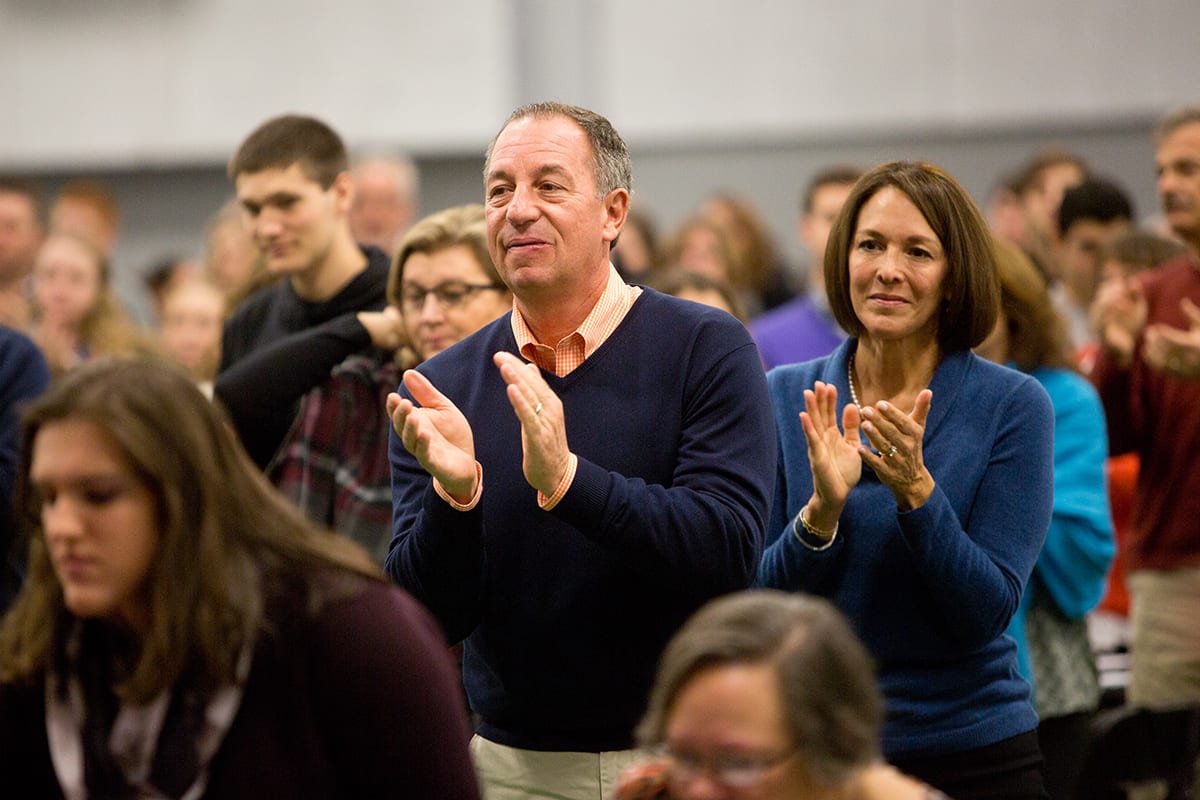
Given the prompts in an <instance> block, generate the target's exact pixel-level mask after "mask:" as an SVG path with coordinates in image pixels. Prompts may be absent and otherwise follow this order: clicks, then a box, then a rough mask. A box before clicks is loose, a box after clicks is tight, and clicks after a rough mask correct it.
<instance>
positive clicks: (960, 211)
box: [825, 161, 1000, 353]
mask: <svg viewBox="0 0 1200 800" xmlns="http://www.w3.org/2000/svg"><path fill="white" fill-rule="evenodd" d="M887 186H893V187H895V188H896V189H898V190H900V191H901V192H903V193H904V194H905V196H906V197H908V199H909V200H911V201H912V202H913V205H915V206H916V207H917V209H918V210H919V211H920V212H921V214H922V215H923V216H924V217H925V221H926V222H928V223H929V227H930V228H932V229H933V232H934V233H935V234H937V237H938V240H939V241H940V242H941V244H942V250H943V251H944V252H945V254H946V278H945V283H944V290H945V293H946V296H947V297H946V299H945V300H944V301H942V308H941V312H940V313H939V314H938V319H937V340H938V344H939V345H940V346H941V348H942V352H943V353H950V352H954V351H956V350H965V349H968V348H971V347H974V346H975V345H977V344H979V343H980V342H982V341H983V340H984V339H985V338H987V335H988V334H989V333H991V330H992V326H994V325H995V324H996V309H997V307H998V304H999V302H1000V289H999V285H998V282H997V279H996V264H995V255H994V253H993V251H992V237H991V234H990V233H989V232H988V228H987V224H986V223H985V222H984V220H983V215H981V214H980V213H979V208H978V207H977V206H976V205H975V202H974V201H973V200H972V199H971V197H970V195H968V194H967V192H966V190H965V189H963V188H962V186H960V185H959V183H958V181H956V180H954V178H952V177H951V176H950V175H949V174H948V173H947V172H945V171H944V170H942V169H940V168H939V167H935V166H934V165H932V164H925V163H921V162H915V161H892V162H890V163H887V164H881V165H880V166H878V167H875V168H874V169H873V170H871V171H870V172H868V173H866V174H865V175H863V176H862V177H861V178H859V180H858V183H856V184H854V188H853V189H852V190H851V192H850V196H849V197H848V198H846V203H845V205H843V206H842V211H841V213H840V214H838V217H837V220H836V221H835V222H834V223H833V229H832V230H831V231H830V233H829V244H828V246H827V247H826V248H825V291H826V292H827V293H828V294H829V307H830V309H831V310H832V311H833V316H834V318H835V319H837V321H838V324H839V325H841V326H842V328H843V329H844V330H845V331H846V332H847V333H848V334H850V335H851V336H854V337H859V338H861V337H862V335H863V334H864V333H865V330H864V329H863V324H862V321H861V320H859V318H858V315H857V314H855V313H854V306H853V304H852V303H851V301H850V268H849V264H850V250H851V248H852V247H853V246H854V236H855V234H856V233H857V228H858V215H859V212H860V211H861V210H862V207H863V206H864V205H865V204H866V202H867V201H868V200H870V199H871V198H872V197H873V196H874V195H875V193H876V192H878V191H880V190H881V189H883V188H885V187H887Z"/></svg>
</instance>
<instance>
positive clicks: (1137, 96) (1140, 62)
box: [0, 0, 1200, 304]
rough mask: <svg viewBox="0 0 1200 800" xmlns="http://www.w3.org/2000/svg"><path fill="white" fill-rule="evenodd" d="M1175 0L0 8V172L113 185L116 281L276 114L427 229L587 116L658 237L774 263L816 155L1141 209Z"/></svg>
mask: <svg viewBox="0 0 1200 800" xmlns="http://www.w3.org/2000/svg"><path fill="white" fill-rule="evenodd" d="M1197 31H1200V3H1197V2H1194V0H1161V1H1157V2H1156V1H1155V0H1148V2H1145V3H1139V4H1130V3H1126V2H1123V0H1095V2H1093V3H1090V4H1087V5H1086V6H1085V7H1081V6H1079V5H1078V4H1076V3H1068V2H1053V0H1004V1H1003V2H1000V1H999V0H995V1H992V0H959V1H957V2H956V0H907V2H904V3H892V2H886V0H839V1H838V2H815V1H814V0H792V2H788V3H780V2H776V1H775V0H741V1H740V2H737V3H730V2H728V0H440V2H438V3H424V2H416V0H386V1H385V0H342V1H341V2H339V3H328V2H323V1H322V0H101V1H99V2H90V3H79V2H76V0H0V107H2V108H4V109H5V114H4V127H3V132H0V171H7V172H18V173H22V174H27V175H32V176H34V177H37V178H39V179H41V180H42V181H43V182H44V184H45V186H46V187H47V189H48V190H51V191H52V190H53V188H54V187H56V186H57V185H59V184H60V183H61V182H62V181H64V180H66V179H67V178H70V177H74V176H77V175H87V176H92V177H100V178H102V179H104V180H107V181H109V182H111V184H112V185H113V186H114V188H115V189H116V191H117V192H118V194H119V197H120V200H121V202H122V205H123V207H124V211H125V226H124V233H123V237H122V241H121V244H120V247H119V250H118V257H117V266H118V286H119V288H120V289H121V291H122V294H123V295H124V296H126V297H127V298H128V299H130V300H134V301H136V302H138V303H139V304H140V302H141V297H140V292H139V288H138V285H137V283H138V280H137V272H138V271H140V270H142V269H143V268H144V267H145V266H146V265H147V264H148V263H149V261H150V260H151V259H152V258H154V257H156V256H158V255H160V254H163V253H166V252H182V253H185V254H186V253H198V252H199V248H200V238H201V233H202V230H203V225H204V222H205V220H206V219H207V217H208V216H209V215H210V214H211V213H212V212H213V211H214V210H215V209H216V208H217V207H218V206H219V205H220V203H221V202H222V200H223V199H224V198H225V197H226V195H227V193H228V191H229V187H228V185H227V182H226V181H225V179H224V177H223V175H222V163H223V161H224V160H225V159H226V158H227V157H228V154H229V153H230V152H231V151H232V149H233V148H234V147H235V146H236V145H237V142H238V141H240V139H241V138H242V137H243V136H244V135H245V133H246V132H248V131H249V130H250V129H251V128H252V127H254V125H256V124H257V123H258V122H260V121H261V120H262V119H265V118H266V117H268V116H270V115H273V114H276V113H280V112H283V111H292V110H298V111H304V112H307V113H314V114H317V115H320V116H323V117H325V118H326V119H328V120H329V121H330V122H331V123H332V124H333V125H334V126H335V127H337V128H338V129H339V130H340V131H341V132H342V133H343V135H344V136H345V138H346V139H347V141H348V142H349V143H350V144H351V145H352V146H354V147H368V146H371V147H377V146H399V147H402V148H404V149H407V150H408V151H410V152H411V153H413V154H414V155H415V156H416V157H417V159H418V162H419V164H420V165H421V168H422V173H423V191H422V195H423V197H422V203H423V207H424V209H425V210H427V211H431V210H435V209H437V208H441V207H444V206H446V205H449V204H453V203H460V202H466V201H474V200H478V199H479V196H480V180H479V168H480V163H481V158H480V157H481V154H482V151H483V148H484V146H485V144H486V142H487V140H488V138H489V137H490V136H491V134H492V133H493V132H494V131H495V129H496V128H497V127H498V125H499V123H500V122H501V121H502V119H503V118H504V116H506V114H507V113H508V111H509V110H510V109H511V108H512V107H513V106H514V105H516V104H518V103H520V102H525V101H527V100H531V99H538V98H544V97H554V98H557V99H563V100H567V101H570V102H578V103H581V104H584V105H589V106H591V107H594V108H597V109H598V110H600V111H602V112H603V113H605V114H606V115H607V116H609V118H610V119H612V120H613V122H614V124H615V125H616V126H617V128H618V129H619V130H620V131H622V133H623V134H624V135H625V136H626V138H627V140H628V141H629V143H630V146H631V148H632V150H633V153H634V171H635V183H636V186H635V191H636V193H635V202H638V203H639V204H641V205H643V206H644V207H646V208H648V209H650V210H651V211H652V212H653V213H654V214H655V216H657V217H658V219H659V222H660V224H661V225H662V226H664V227H669V226H670V225H672V224H673V223H675V222H677V221H678V220H679V219H681V218H682V217H683V216H684V215H685V214H687V213H688V212H689V211H690V210H692V209H693V208H694V207H695V206H696V205H697V204H698V203H699V201H700V200H701V199H702V197H703V195H705V194H706V193H708V192H709V191H712V190H714V189H717V188H725V189H729V190H732V191H734V192H737V193H739V194H742V195H744V196H746V197H747V198H748V199H750V200H752V201H754V202H755V203H757V204H758V205H759V206H760V208H761V209H762V210H763V212H764V214H765V215H766V216H767V218H768V220H769V221H770V223H771V225H772V227H773V228H774V229H775V230H776V232H777V235H778V237H779V239H780V244H781V246H783V247H784V249H785V252H787V253H788V254H789V255H790V257H791V258H792V259H797V258H799V253H798V252H797V250H796V245H795V243H794V241H793V236H792V229H793V220H794V217H795V213H796V204H797V199H796V195H797V193H798V190H799V187H800V186H801V185H802V184H803V182H804V181H805V180H806V179H807V178H808V176H809V175H810V174H811V173H812V172H813V171H814V170H815V169H816V168H818V167H819V166H821V165H823V164H826V163H829V162H831V161H853V162H857V163H860V164H863V165H870V164H873V163H876V162H878V161H881V160H884V159H888V158H896V157H904V158H926V159H929V160H932V161H935V162H937V163H940V164H941V165H943V166H945V167H946V168H948V169H949V170H950V171H951V172H953V173H954V174H956V175H957V176H958V177H959V178H960V179H961V180H962V181H963V182H964V184H965V185H966V186H967V188H968V189H970V190H971V191H972V192H973V193H974V194H975V195H976V197H977V198H978V199H980V200H982V199H983V197H984V195H985V193H986V192H987V190H988V189H989V188H990V186H991V185H992V183H993V182H994V180H995V179H996V177H997V176H998V175H999V174H1001V173H1003V172H1006V171H1008V170H1010V169H1011V168H1013V167H1014V166H1016V165H1017V164H1018V163H1020V162H1021V161H1022V160H1023V159H1025V158H1027V157H1028V156H1029V155H1030V154H1031V153H1032V152H1033V151H1034V150H1035V149H1037V148H1038V147H1040V146H1042V145H1044V144H1047V143H1055V144H1059V145H1063V146H1066V147H1070V148H1073V149H1075V150H1078V151H1079V152H1080V153H1082V154H1083V155H1084V156H1085V157H1087V158H1088V159H1089V160H1090V161H1091V162H1092V163H1093V164H1094V165H1095V166H1096V167H1097V169H1098V170H1100V171H1102V172H1105V173H1108V174H1110V175H1111V176H1113V177H1115V178H1116V179H1118V180H1119V181H1121V182H1123V183H1124V184H1125V185H1126V186H1127V187H1129V188H1130V189H1131V191H1132V192H1133V194H1134V195H1135V198H1136V199H1137V201H1138V207H1139V209H1140V210H1141V211H1142V212H1143V214H1149V213H1150V212H1152V211H1153V210H1154V209H1153V203H1154V198H1153V165H1152V156H1153V148H1152V141H1151V136H1150V131H1151V127H1152V123H1153V121H1154V119H1155V118H1156V117H1158V116H1159V115H1160V114H1162V113H1163V112H1164V111H1166V110H1168V109H1169V108H1172V107H1174V106H1177V105H1181V104H1184V103H1191V102H1197V101H1200V91H1198V90H1197V89H1196V88H1195V84H1194V81H1195V76H1196V75H1200V48H1197V47H1195V45H1194V42H1195V37H1196V34H1197Z"/></svg>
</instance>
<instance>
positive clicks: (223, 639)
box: [0, 359, 382, 703]
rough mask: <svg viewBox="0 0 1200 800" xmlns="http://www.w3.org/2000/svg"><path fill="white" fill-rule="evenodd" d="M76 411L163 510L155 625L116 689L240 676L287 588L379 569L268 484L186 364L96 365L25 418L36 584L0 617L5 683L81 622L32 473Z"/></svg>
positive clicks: (22, 489)
mask: <svg viewBox="0 0 1200 800" xmlns="http://www.w3.org/2000/svg"><path fill="white" fill-rule="evenodd" d="M67 420H85V421H88V422H91V423H93V424H95V425H96V426H97V427H99V428H100V429H101V430H103V431H104V433H105V434H106V435H107V436H109V437H110V438H111V439H112V441H113V443H114V444H115V445H116V446H117V448H118V449H119V450H120V452H121V454H122V456H123V457H124V458H125V460H126V461H127V463H128V465H129V467H130V469H131V470H132V472H133V474H134V475H135V476H137V478H138V479H139V480H141V481H142V482H143V484H144V485H145V486H146V487H147V488H148V489H149V491H150V493H151V494H152V495H153V497H154V499H155V504H156V507H157V509H156V510H157V517H158V525H159V533H160V536H161V540H160V542H159V547H158V554H157V556H156V561H155V564H154V566H153V568H152V570H151V573H150V575H149V578H148V583H149V587H148V596H149V599H148V603H149V606H150V627H149V629H148V631H147V632H146V634H145V638H144V639H143V641H142V642H141V643H140V644H141V648H140V652H138V653H137V654H136V655H135V657H134V663H133V664H132V667H131V670H130V673H129V676H128V679H127V680H126V681H124V682H123V683H122V684H121V685H120V686H118V687H116V689H117V691H118V693H119V694H120V695H121V696H122V697H124V698H126V699H128V700H130V701H132V702H142V703H144V702H147V701H148V700H150V699H151V698H153V697H154V696H155V695H157V694H158V693H159V692H161V691H163V690H164V689H166V688H167V687H170V686H172V685H174V684H175V683H176V682H177V681H178V680H179V679H180V678H181V677H183V676H184V675H185V674H186V675H187V676H188V678H189V680H191V681H194V682H195V684H196V685H197V686H198V687H199V688H200V689H202V690H204V689H212V688H213V687H215V686H220V685H222V684H227V683H231V682H233V680H234V679H235V673H236V667H237V662H238V658H239V656H240V654H241V652H242V650H243V648H245V647H246V646H247V645H249V644H250V643H252V642H253V641H254V640H255V638H257V636H258V635H259V634H260V633H261V632H264V631H270V630H271V629H272V626H271V622H270V620H269V619H268V613H267V609H268V607H269V605H270V600H271V599H272V598H273V597H275V596H277V595H280V594H281V593H282V592H284V591H285V587H287V590H288V591H294V590H295V589H296V588H297V587H302V586H307V587H310V588H315V589H318V591H310V592H309V594H308V603H309V605H310V607H316V606H319V604H320V603H321V602H322V600H323V599H324V598H325V597H331V596H338V595H340V594H342V593H344V592H345V591H346V590H347V589H349V587H352V586H356V585H359V580H360V578H359V577H358V576H369V577H380V575H379V572H378V570H377V568H375V567H374V566H373V565H372V563H371V561H370V559H369V558H368V556H367V554H366V553H365V552H364V551H363V550H362V549H361V548H359V547H358V546H357V545H355V544H354V543H352V542H351V541H350V540H348V539H345V538H343V537H340V536H337V535H336V534H334V533H332V532H331V531H326V530H322V529H320V528H317V527H315V526H314V525H313V524H312V523H310V522H308V520H307V519H305V518H304V517H303V516H302V515H301V514H300V512H299V511H297V510H296V509H294V508H293V507H292V506H291V505H290V504H289V503H288V502H287V501H286V500H284V499H283V497H282V496H281V495H279V494H278V493H277V492H276V491H275V490H274V489H273V488H272V487H271V485H270V484H269V483H267V481H266V479H265V478H264V477H263V475H262V473H261V472H259V471H258V470H257V469H256V468H255V467H254V465H253V463H252V462H251V461H250V459H249V457H248V456H247V455H246V453H245V451H244V450H243V449H242V447H241V445H240V444H239V443H238V442H237V441H236V440H235V438H234V436H233V434H232V433H231V431H230V428H229V427H228V425H227V424H226V423H225V421H224V420H223V419H222V418H221V416H220V415H219V414H218V412H217V411H216V409H215V408H214V407H213V405H212V404H211V403H209V401H208V400H206V399H205V397H204V395H202V394H201V393H200V391H199V389H197V388H196V386H195V385H194V384H193V383H192V380H191V378H189V377H188V375H187V374H186V373H184V372H183V371H182V369H181V368H178V367H176V366H174V365H169V364H167V363H166V362H165V361H158V360H149V359H143V360H98V361H95V362H91V363H89V364H86V365H84V366H82V367H79V368H77V369H75V370H73V371H71V372H70V373H68V374H67V375H65V376H64V377H63V378H61V379H60V380H59V381H58V382H56V383H55V384H54V385H53V386H51V388H50V389H49V391H47V392H46V394H45V395H43V396H42V397H41V398H40V399H39V400H37V401H36V402H34V404H33V405H32V406H31V407H30V408H29V410H28V412H27V413H26V415H25V419H24V425H23V428H22V434H21V465H20V470H19V473H18V476H17V496H16V500H17V504H16V508H17V509H18V511H19V512H20V513H21V514H22V515H23V517H24V518H25V521H26V522H27V523H28V525H29V528H30V530H31V531H32V532H33V536H32V540H31V541H30V554H29V570H28V574H27V577H26V581H25V584H24V586H23V587H22V589H21V593H20V594H19V595H18V597H17V600H16V602H15V603H14V605H13V607H12V609H11V610H10V611H9V614H8V616H7V617H5V619H4V622H3V625H0V680H2V681H6V682H9V681H12V682H20V681H32V680H36V679H37V678H38V677H39V676H40V675H44V674H45V673H46V671H47V670H48V669H49V668H50V667H51V665H52V661H53V660H55V659H57V658H59V657H61V655H62V651H63V646H64V641H65V640H66V638H67V636H68V634H69V632H70V630H71V629H72V628H73V627H74V625H75V624H76V619H75V617H74V616H73V615H72V614H71V613H70V612H69V611H68V610H67V608H66V607H65V605H64V602H63V594H62V588H61V586H60V585H59V582H58V579H57V577H56V576H55V573H54V569H53V567H52V565H51V563H50V555H49V553H48V551H47V546H46V542H45V537H44V534H43V531H42V530H41V514H40V511H41V507H40V500H39V497H38V493H37V491H36V490H35V489H34V488H33V487H32V486H31V485H30V480H29V469H30V461H31V456H32V453H33V446H34V442H35V441H36V439H37V436H38V433H39V431H41V430H42V428H43V427H45V426H47V425H52V424H54V423H57V422H64V421H67ZM315 575H328V576H329V580H325V581H313V580H312V578H313V577H314V576H315ZM344 579H348V581H347V580H344ZM380 579H382V578H381V577H380ZM326 588H327V589H328V591H326Z"/></svg>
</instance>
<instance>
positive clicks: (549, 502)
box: [537, 453, 579, 511]
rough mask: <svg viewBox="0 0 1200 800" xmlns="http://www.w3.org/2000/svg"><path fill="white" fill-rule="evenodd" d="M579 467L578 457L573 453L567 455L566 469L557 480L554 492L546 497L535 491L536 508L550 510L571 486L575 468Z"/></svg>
mask: <svg viewBox="0 0 1200 800" xmlns="http://www.w3.org/2000/svg"><path fill="white" fill-rule="evenodd" d="M578 468H579V457H578V456H576V455H575V454H574V453H571V454H570V455H568V456H567V471H566V472H564V473H563V476H562V479H561V480H560V481H559V482H558V487H557V488H556V489H555V490H554V494H552V495H550V496H549V497H546V495H544V494H542V493H541V492H538V493H537V501H538V508H540V509H542V511H550V510H552V509H553V508H554V507H555V506H556V505H558V502H559V501H560V500H562V499H563V496H564V495H565V494H566V493H567V490H568V489H570V488H571V482H572V481H573V480H575V470H576V469H578Z"/></svg>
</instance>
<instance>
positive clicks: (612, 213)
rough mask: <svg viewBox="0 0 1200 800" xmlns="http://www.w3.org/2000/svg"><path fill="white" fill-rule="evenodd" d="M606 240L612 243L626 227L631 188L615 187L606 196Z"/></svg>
mask: <svg viewBox="0 0 1200 800" xmlns="http://www.w3.org/2000/svg"><path fill="white" fill-rule="evenodd" d="M604 214H605V221H604V241H606V242H609V243H610V244H611V243H612V242H613V241H614V240H616V238H617V236H619V235H620V233H621V229H622V228H624V227H625V218H626V217H628V216H629V190H628V189H613V190H612V191H611V192H609V193H608V195H607V196H606V197H605V198H604Z"/></svg>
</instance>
